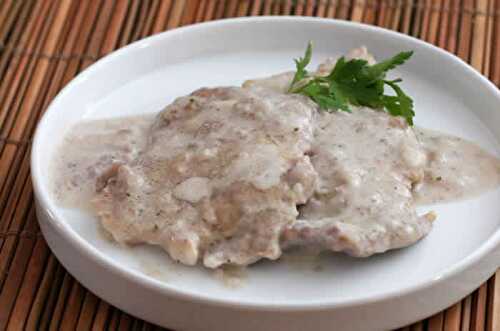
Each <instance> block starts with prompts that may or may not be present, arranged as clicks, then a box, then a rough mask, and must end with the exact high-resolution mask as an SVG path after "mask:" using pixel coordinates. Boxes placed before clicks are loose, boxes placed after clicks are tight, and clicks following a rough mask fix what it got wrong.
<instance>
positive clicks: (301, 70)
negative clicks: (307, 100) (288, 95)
mask: <svg viewBox="0 0 500 331" xmlns="http://www.w3.org/2000/svg"><path fill="white" fill-rule="evenodd" d="M311 57H312V42H309V43H308V44H307V48H306V52H305V54H304V57H301V58H298V59H295V60H294V61H295V66H296V67H297V70H296V71H295V76H293V80H292V84H291V85H290V90H289V91H288V92H291V88H292V86H294V85H295V84H296V83H297V82H299V81H301V80H303V79H304V78H306V77H307V76H308V72H307V70H306V67H307V65H308V64H309V62H311Z"/></svg>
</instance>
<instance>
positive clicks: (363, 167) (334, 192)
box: [282, 108, 434, 256]
mask: <svg viewBox="0 0 500 331" xmlns="http://www.w3.org/2000/svg"><path fill="white" fill-rule="evenodd" d="M314 137H315V139H314V144H313V147H312V150H311V153H312V156H311V161H312V164H313V167H314V169H315V170H316V171H317V172H318V175H319V180H318V184H317V186H316V189H315V192H314V196H313V197H312V198H311V199H310V200H309V201H308V202H307V203H306V204H305V205H304V206H302V207H301V209H300V219H301V220H300V221H297V222H295V223H293V224H291V225H289V226H287V228H286V230H285V231H284V232H283V237H282V240H283V246H284V247H289V246H293V245H307V246H318V247H320V248H322V249H325V250H332V251H342V252H345V253H348V254H350V255H353V256H369V255H372V254H375V253H380V252H384V251H386V250H389V249H393V248H398V247H403V246H408V245H411V244H413V243H414V242H416V241H417V240H419V239H421V238H422V237H423V236H425V235H426V234H427V233H428V232H429V231H430V230H431V225H432V221H433V220H434V216H433V214H432V213H430V214H426V215H424V216H418V215H417V214H416V212H415V206H414V203H413V201H412V191H411V190H412V185H413V184H414V183H416V182H419V181H421V180H422V178H423V175H424V173H423V167H424V165H425V162H426V154H425V153H424V151H423V149H422V147H421V146H420V144H419V142H418V141H417V139H416V136H415V134H414V132H413V130H412V129H411V128H410V127H408V126H407V124H406V122H405V121H404V120H403V119H400V118H395V117H392V116H390V115H388V114H387V113H385V112H381V111H376V110H372V109H368V108H359V109H356V110H353V111H352V113H346V112H335V113H332V114H328V113H323V114H321V115H320V116H318V118H317V123H316V129H315V133H314Z"/></svg>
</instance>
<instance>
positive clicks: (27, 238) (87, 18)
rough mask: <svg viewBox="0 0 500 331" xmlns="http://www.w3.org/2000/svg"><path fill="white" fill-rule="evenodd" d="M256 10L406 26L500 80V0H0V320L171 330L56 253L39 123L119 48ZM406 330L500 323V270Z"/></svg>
mask: <svg viewBox="0 0 500 331" xmlns="http://www.w3.org/2000/svg"><path fill="white" fill-rule="evenodd" d="M250 15H307V16H322V17H332V18H339V19H345V20H352V21H358V22H365V23H369V24H375V25H379V26H383V27H386V28H389V29H394V30H398V31H401V32H403V33H407V34H410V35H413V36H415V37H418V38H421V39H424V40H426V41H428V42H431V43H434V44H436V45H438V46H439V47H442V48H445V49H446V50H448V51H450V52H452V53H455V54H457V55H458V56H460V57H461V58H462V59H464V60H465V61H467V62H469V63H471V64H472V65H473V66H474V67H475V68H476V69H477V70H479V71H481V72H482V73H483V74H484V75H485V76H487V77H488V78H489V79H490V80H492V81H493V82H494V83H495V84H496V85H497V86H498V85H500V0H436V1H434V0H419V1H417V0H415V1H412V0H399V1H398V0H385V1H369V0H357V1H356V0H351V1H345V0H337V1H335V0H323V1H321V0H306V1H304V0H302V1H292V0H279V1H273V0H255V1H248V0H247V1H245V0H226V1H224V0H192V1H191V0H188V1H184V0H128V1H127V0H82V1H79V0H73V1H71V0H54V1H49V0H0V215H1V218H0V330H3V329H7V330H20V329H22V328H26V329H29V330H45V329H49V330H56V329H63V330H72V329H77V330H89V329H92V330H101V329H111V330H115V329H117V330H153V329H160V328H158V327H156V326H153V325H151V324H149V323H146V322H143V321H141V320H138V319H135V318H133V317H131V316H130V315H128V314H126V313H124V312H122V311H120V310H118V309H116V308H114V307H112V306H110V305H108V304H107V303H106V302H104V301H101V300H100V299H98V298H97V297H95V296H94V295H93V294H91V293H90V292H88V291H87V290H85V289H84V288H83V287H82V286H81V285H80V284H79V283H78V282H77V281H75V279H73V277H71V276H70V275H69V274H68V273H67V272H66V271H65V270H64V268H63V267H62V266H61V265H60V264H59V263H58V261H57V260H56V259H55V257H54V256H53V255H52V254H51V253H50V251H49V249H48V247H47V245H46V243H45V241H44V239H43V237H42V236H41V234H40V231H39V228H38V224H37V221H36V216H35V213H34V204H33V195H32V186H31V180H30V174H29V150H30V142H31V138H32V135H33V131H34V128H35V125H36V123H37V121H38V119H39V118H40V116H41V114H42V113H43V112H44V110H45V109H46V108H47V105H48V103H49V102H50V101H51V100H52V99H53V98H54V96H55V95H56V94H57V92H58V91H59V90H60V89H61V88H62V87H63V86H64V85H65V84H66V83H68V81H70V80H71V79H72V78H73V77H74V76H75V75H77V74H78V73H79V72H80V71H82V70H83V69H84V68H86V67H88V66H89V65H90V64H92V63H93V62H95V61H96V60H97V59H99V58H100V57H102V56H104V55H106V54H108V53H110V52H112V51H113V50H115V49H117V48H119V47H122V46H124V45H127V44H129V43H131V42H133V41H135V40H137V39H141V38H143V37H146V36H149V35H152V34H155V33H158V32H161V31H164V30H169V29H173V28H176V27H178V26H181V25H186V24H192V23H195V22H202V21H209V20H214V19H219V18H225V17H235V16H250ZM332 330H333V328H332ZM403 330H429V331H438V330H446V331H458V330H460V331H465V330H489V331H493V330H495V331H498V330H500V270H499V271H497V273H496V276H493V277H492V278H491V279H490V280H489V281H488V282H486V283H484V284H483V285H481V287H480V288H479V289H477V290H476V291H475V292H474V293H472V294H471V295H470V296H468V297H467V298H465V299H463V300H462V301H460V302H458V303H456V304H455V305H454V306H452V307H450V308H448V309H447V310H445V311H443V312H440V313H438V314H436V315H434V316H432V317H430V318H428V319H426V320H424V321H421V322H418V323H416V324H414V325H412V326H409V327H406V328H404V329H403Z"/></svg>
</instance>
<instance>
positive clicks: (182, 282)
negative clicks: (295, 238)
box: [31, 17, 500, 330]
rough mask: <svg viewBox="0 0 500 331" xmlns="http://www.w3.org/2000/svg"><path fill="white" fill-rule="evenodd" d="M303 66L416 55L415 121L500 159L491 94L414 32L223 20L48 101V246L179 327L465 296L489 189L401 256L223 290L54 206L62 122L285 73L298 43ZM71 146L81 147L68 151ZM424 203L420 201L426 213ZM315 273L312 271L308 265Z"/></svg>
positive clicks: (362, 319) (403, 309) (473, 281)
mask: <svg viewBox="0 0 500 331" xmlns="http://www.w3.org/2000/svg"><path fill="white" fill-rule="evenodd" d="M309 40H312V41H313V42H314V44H315V50H314V61H313V62H314V63H313V65H316V64H317V63H319V61H321V60H323V59H325V58H326V57H327V56H331V55H339V54H341V53H344V52H346V51H347V50H349V49H351V48H353V47H357V46H359V45H366V46H367V47H368V49H369V50H370V51H371V52H372V53H374V54H375V56H376V57H378V58H385V57H388V56H390V55H393V54H395V53H396V52H399V51H401V50H414V51H415V54H414V56H413V58H412V59H411V60H410V61H409V62H408V63H407V64H405V65H404V66H403V67H402V68H401V70H400V71H399V73H398V74H399V75H401V77H403V79H404V83H403V85H404V87H405V88H406V89H407V90H408V91H410V93H411V95H412V96H413V98H414V100H415V107H416V112H417V117H416V123H417V125H420V126H423V127H427V128H431V129H438V130H441V131H445V132H449V133H452V134H456V135H459V136H461V137H464V138H467V139H471V140H474V141H476V142H478V143H479V144H480V145H482V146H483V147H484V148H486V149H487V150H489V151H490V152H492V153H494V154H496V155H499V152H500V148H499V141H500V111H498V105H499V104H500V93H499V92H498V90H497V89H496V87H495V86H494V85H492V84H491V83H490V82H489V81H487V80H486V79H485V78H483V77H482V76H481V75H480V74H478V73H477V72H476V71H474V70H473V69H472V68H471V67H469V66H468V65H466V64H465V63H464V62H462V61H461V60H459V59H458V58H456V57H454V56H452V55H450V54H449V53H446V52H445V51H443V50H440V49H438V48H436V47H434V46H431V45H429V44H426V43H424V42H422V41H419V40H417V39H414V38H411V37H408V36H405V35H402V34H398V33H395V32H392V31H388V30H384V29H381V28H376V27H372V26H366V25H361V24H356V23H349V22H342V21H335V20H328V19H317V18H299V17H259V18H243V19H231V20H224V21H216V22H211V23H205V24H199V25H194V26H190V27H186V28H181V29H177V30H174V31H171V32H166V33H162V34H159V35H157V36H153V37H150V38H146V39H144V40H142V41H139V42H136V43H134V44H132V45H130V46H128V47H125V48H123V49H121V50H119V51H117V52H115V53H113V54H112V55H109V56H107V57H106V58H104V59H102V60H100V61H99V62H97V63H96V64H94V65H93V66H92V67H90V68H88V69H87V70H85V71H84V72H83V73H81V74H80V75H78V77H76V78H75V79H74V80H73V81H72V82H71V83H70V84H68V86H66V87H65V88H64V90H63V91H62V92H61V93H60V94H59V95H58V96H57V98H56V99H55V100H54V101H53V102H52V104H51V105H50V107H49V109H48V111H47V112H46V113H45V115H44V117H43V119H42V120H41V122H40V124H39V127H38V129H37V132H36V136H35V140H34V143H33V151H32V165H31V167H32V174H33V184H34V188H35V194H36V201H37V207H38V208H37V212H38V217H39V221H40V226H41V229H42V231H43V233H44V235H45V238H46V239H47V242H48V244H49V246H50V247H51V249H52V250H53V251H54V253H55V254H56V256H57V257H58V258H59V260H60V261H61V262H62V264H63V265H64V266H65V267H66V268H67V269H68V270H69V271H70V272H71V273H72V274H73V275H74V276H75V277H76V278H77V279H78V280H79V281H80V282H82V283H83V285H84V286H86V287H87V288H88V289H90V290H91V291H93V292H94V293H95V294H97V295H98V296H100V297H102V298H103V299H105V300H107V301H109V302H110V303H111V304H113V305H115V306H118V307H119V308H121V309H124V310H125V311H127V312H129V313H131V314H132V315H135V316H137V317H140V318H144V319H146V320H148V321H151V322H154V323H157V324H160V325H163V326H166V327H170V328H174V329H182V330H236V329H238V330H262V329H265V330H305V329H312V330H332V329H336V330H340V329H345V330H363V329H366V330H378V329H380V330H382V329H389V328H394V327H398V326H402V325H404V324H407V323H410V322H413V321H416V320H418V319H421V318H424V317H427V316H429V315H430V314H432V313H434V312H436V311H438V310H440V309H443V308H445V307H447V306H449V305H451V304H453V303H454V302H455V301H457V300H459V299H460V298H462V297H463V296H465V295H467V294H468V293H470V292H471V291H472V290H473V289H474V288H475V287H477V286H478V285H479V284H480V283H481V282H483V281H484V280H486V279H487V278H488V277H489V276H490V275H491V274H492V273H493V272H494V270H495V269H496V268H497V267H498V266H499V261H500V250H499V249H498V246H499V243H500V216H499V215H500V203H498V201H500V190H496V191H494V192H489V193H487V194H484V195H482V196H480V197H478V198H475V199H472V200H468V201H462V202H457V203H451V204H446V205H438V206H435V207H433V209H435V210H436V211H437V213H438V215H439V218H438V220H437V222H436V223H435V227H434V230H433V231H432V232H431V233H430V235H429V236H428V237H427V238H425V239H424V240H422V241H421V242H419V243H418V244H416V245H414V246H412V247H409V248H405V249H402V250H398V251H394V252H390V253H387V254H382V255H378V256H374V257H371V258H368V259H354V258H349V257H346V256H344V255H341V254H337V255H334V254H330V255H328V254H327V255H326V256H324V257H322V258H321V260H320V261H319V262H315V263H319V265H320V267H319V268H315V267H314V266H312V265H311V264H307V263H306V264H305V265H304V264H302V263H290V262H278V263H270V262H264V263H259V264H257V265H255V266H252V267H250V268H249V269H248V272H247V276H246V278H245V280H244V281H243V285H242V286H240V287H238V288H228V287H227V286H224V285H223V283H222V282H221V281H220V280H218V279H217V278H216V277H214V275H213V273H212V272H210V271H207V270H204V269H203V268H201V267H197V268H191V267H183V266H179V265H175V264H173V263H172V262H171V261H170V260H169V258H168V257H167V255H166V254H164V253H163V252H162V251H160V250H159V249H156V248H153V247H145V246H142V247H135V248H123V247H118V246H117V245H115V244H113V243H111V242H109V241H107V240H106V239H105V238H104V237H103V236H102V235H101V233H100V232H99V231H98V227H97V221H96V219H95V218H93V217H92V216H90V215H86V214H84V213H82V212H80V211H77V210H68V209H63V208H60V207H58V206H57V205H56V204H55V202H54V201H53V200H52V198H51V196H50V194H49V191H48V187H49V185H48V184H49V183H48V178H47V173H48V165H49V161H50V160H51V158H52V156H53V154H54V150H55V149H56V148H57V146H58V144H59V143H60V142H61V139H62V137H63V135H64V134H65V133H66V131H67V130H68V128H70V127H71V125H73V124H74V123H76V122H79V121H82V120H84V119H91V118H104V117H113V116H123V115H130V114H138V113H150V112H157V111H158V110H159V109H161V108H162V107H163V106H165V105H166V104H168V103H170V102H171V101H172V100H174V98H176V97H178V96H181V95H185V94H187V93H190V92H191V91H193V90H194V89H197V88H199V87H201V86H218V85H233V84H234V85H237V84H240V83H241V82H243V81H244V80H245V79H248V78H253V77H259V76H266V75H269V74H274V73H279V72H281V71H285V70H293V69H294V65H293V61H292V59H293V58H295V57H298V56H301V55H302V53H303V51H304V48H305V46H306V43H307V42H308V41H309ZM75 148H78V146H75ZM424 209H428V208H424ZM317 269H321V270H319V271H318V270H317Z"/></svg>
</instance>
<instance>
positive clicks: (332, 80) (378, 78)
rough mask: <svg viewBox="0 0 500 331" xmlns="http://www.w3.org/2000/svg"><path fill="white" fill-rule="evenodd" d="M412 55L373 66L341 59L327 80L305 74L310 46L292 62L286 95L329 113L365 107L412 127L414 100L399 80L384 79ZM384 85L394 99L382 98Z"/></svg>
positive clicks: (355, 60)
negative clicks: (293, 69)
mask: <svg viewBox="0 0 500 331" xmlns="http://www.w3.org/2000/svg"><path fill="white" fill-rule="evenodd" d="M412 54H413V52H401V53H398V54H396V55H395V56H393V57H392V58H390V59H387V60H384V61H382V62H379V63H377V64H374V65H369V64H368V62H367V61H365V60H361V59H352V60H346V59H345V58H344V57H341V58H340V59H339V60H338V61H337V63H336V64H335V67H334V68H333V69H332V71H331V72H330V74H328V75H327V76H310V75H309V73H308V72H307V70H306V67H307V65H308V64H309V62H310V61H311V55H312V45H311V43H309V44H308V46H307V49H306V52H305V55H304V57H303V58H299V59H296V60H295V64H296V67H297V70H296V72H295V75H294V77H293V80H292V83H291V84H290V88H289V89H288V92H290V93H299V94H303V95H305V96H307V97H309V98H310V99H311V100H313V101H314V102H315V103H317V104H318V106H319V107H320V108H321V109H323V110H325V111H328V112H332V111H335V110H341V111H347V112H350V111H351V110H350V107H349V106H350V105H354V106H366V107H370V108H374V109H380V110H385V111H387V112H388V113H389V114H391V115H393V116H401V117H403V118H405V119H406V121H407V122H408V124H409V125H413V117H414V116H415V112H414V111H413V100H412V99H411V98H410V97H409V96H408V95H407V94H406V93H404V92H403V90H402V89H401V88H400V87H399V85H398V83H400V82H401V81H402V80H401V79H400V78H398V79H394V80H386V79H385V76H386V74H387V72H388V71H389V70H391V69H394V68H395V67H397V66H398V65H402V64H403V63H405V62H406V61H407V60H408V59H409V58H410V57H411V56H412ZM385 85H387V86H389V87H390V88H391V89H392V90H393V91H394V93H395V95H386V94H384V86H385Z"/></svg>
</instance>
